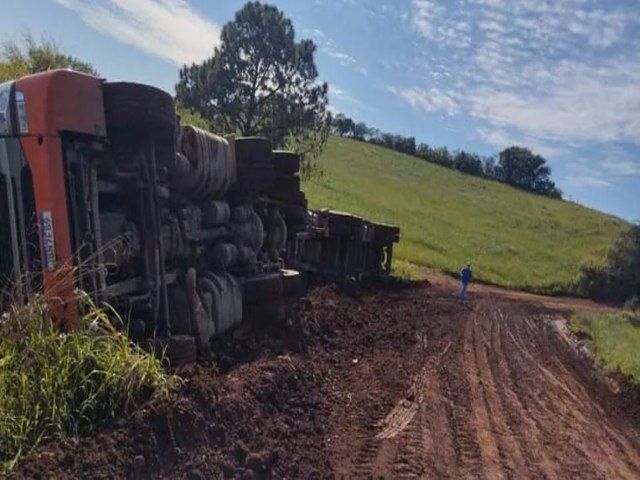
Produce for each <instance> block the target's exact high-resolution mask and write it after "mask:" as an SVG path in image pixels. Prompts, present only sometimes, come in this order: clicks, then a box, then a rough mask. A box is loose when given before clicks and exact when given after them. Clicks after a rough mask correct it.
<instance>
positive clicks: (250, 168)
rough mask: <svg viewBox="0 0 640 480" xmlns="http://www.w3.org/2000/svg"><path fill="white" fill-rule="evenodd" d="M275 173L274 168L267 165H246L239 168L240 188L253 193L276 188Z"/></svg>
mask: <svg viewBox="0 0 640 480" xmlns="http://www.w3.org/2000/svg"><path fill="white" fill-rule="evenodd" d="M275 178H276V175H275V172H274V171H273V166H272V165H270V164H268V163H265V164H253V165H244V166H241V167H238V187H240V189H242V190H249V191H252V192H264V191H266V190H270V189H272V188H273V187H274V182H275Z"/></svg>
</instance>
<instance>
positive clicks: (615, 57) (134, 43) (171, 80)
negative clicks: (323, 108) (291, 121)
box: [0, 0, 640, 222]
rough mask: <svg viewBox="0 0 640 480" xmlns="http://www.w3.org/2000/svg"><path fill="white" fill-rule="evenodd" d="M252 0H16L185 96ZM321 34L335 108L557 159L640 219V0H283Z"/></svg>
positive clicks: (427, 137)
mask: <svg viewBox="0 0 640 480" xmlns="http://www.w3.org/2000/svg"><path fill="white" fill-rule="evenodd" d="M244 3H245V2H244V1H243V0H1V1H0V40H11V39H15V38H19V37H20V35H22V34H23V33H24V32H27V31H28V32H31V33H32V34H34V35H36V36H38V35H46V36H48V37H50V38H53V39H55V40H56V41H58V42H59V43H60V45H61V46H62V47H63V48H64V50H65V51H66V52H67V53H69V54H71V55H74V56H77V57H79V58H81V59H83V60H86V61H89V62H90V63H92V64H93V65H94V67H95V68H96V69H97V70H98V71H99V72H100V74H101V75H102V76H104V77H106V78H107V79H109V80H129V81H138V82H143V83H148V84H151V85H155V86H158V87H160V88H163V89H165V90H167V91H169V92H170V93H172V94H173V93H175V92H174V85H175V83H176V81H177V79H178V71H179V68H180V67H181V66H182V65H184V64H185V63H192V62H199V61H202V60H203V59H205V58H207V57H208V56H210V55H211V54H212V53H213V49H214V47H215V46H216V45H219V42H220V39H219V36H220V31H221V28H222V26H223V25H224V24H225V23H226V22H228V21H230V20H231V19H232V18H233V15H234V13H235V12H236V11H237V10H238V9H239V8H241V7H242V5H243V4H244ZM270 3H272V4H274V5H276V6H278V7H279V8H280V9H282V10H283V11H284V12H285V14H286V15H287V16H288V17H289V18H291V20H292V21H293V25H294V27H295V29H296V36H297V38H298V39H303V38H311V39H313V40H314V42H315V43H316V45H317V47H318V50H317V53H316V63H317V65H318V69H319V72H320V79H321V80H323V81H326V82H328V83H329V87H330V101H331V107H330V108H331V109H332V110H333V111H335V112H342V113H344V114H346V115H348V116H350V117H352V118H354V119H355V120H358V121H364V122H365V123H366V124H367V125H369V126H373V127H376V128H378V129H380V130H382V131H386V132H392V133H399V134H403V135H408V136H415V137H416V139H417V141H419V142H424V143H427V144H429V145H431V146H434V147H439V146H446V147H448V148H449V149H450V150H455V149H460V150H465V151H470V152H477V153H479V154H481V155H495V154H497V153H498V152H499V151H500V150H502V149H503V148H505V147H507V146H510V145H521V146H525V147H528V148H530V149H532V150H533V151H534V152H535V153H539V154H541V155H542V156H544V157H545V158H546V159H547V160H548V162H549V164H550V165H551V167H552V169H553V174H552V179H553V180H554V181H555V182H556V184H557V185H558V186H559V187H560V188H561V189H562V190H563V191H564V193H565V198H567V199H569V200H572V201H575V202H578V203H580V204H583V205H586V206H589V207H592V208H596V209H598V210H602V211H605V212H609V213H612V214H615V215H617V216H620V217H623V218H626V219H627V220H631V221H636V222H637V221H640V2H639V1H638V0H611V1H602V0H555V1H554V0H549V1H547V0H449V1H444V0H441V1H438V0H382V1H375V0H271V2H270Z"/></svg>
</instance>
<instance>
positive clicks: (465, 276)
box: [460, 267, 473, 283]
mask: <svg viewBox="0 0 640 480" xmlns="http://www.w3.org/2000/svg"><path fill="white" fill-rule="evenodd" d="M460 277H461V278H462V283H469V282H470V281H471V277H473V273H472V272H471V269H470V268H469V267H464V268H463V269H462V270H461V271H460Z"/></svg>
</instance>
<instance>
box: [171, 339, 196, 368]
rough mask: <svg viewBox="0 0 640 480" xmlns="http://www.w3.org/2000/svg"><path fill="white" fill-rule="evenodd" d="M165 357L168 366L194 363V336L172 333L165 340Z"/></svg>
mask: <svg viewBox="0 0 640 480" xmlns="http://www.w3.org/2000/svg"><path fill="white" fill-rule="evenodd" d="M165 358H166V360H167V363H168V364H169V367H170V368H176V367H179V366H182V365H189V364H191V363H195V362H196V360H197V358H198V355H197V350H196V341H195V338H194V337H192V336H191V335H174V336H172V337H169V338H168V339H167V340H166V350H165Z"/></svg>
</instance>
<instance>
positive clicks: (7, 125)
mask: <svg viewBox="0 0 640 480" xmlns="http://www.w3.org/2000/svg"><path fill="white" fill-rule="evenodd" d="M12 85H13V82H6V83H2V84H0V135H10V134H11V114H10V108H9V106H10V105H11V103H10V99H11V87H12Z"/></svg>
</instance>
